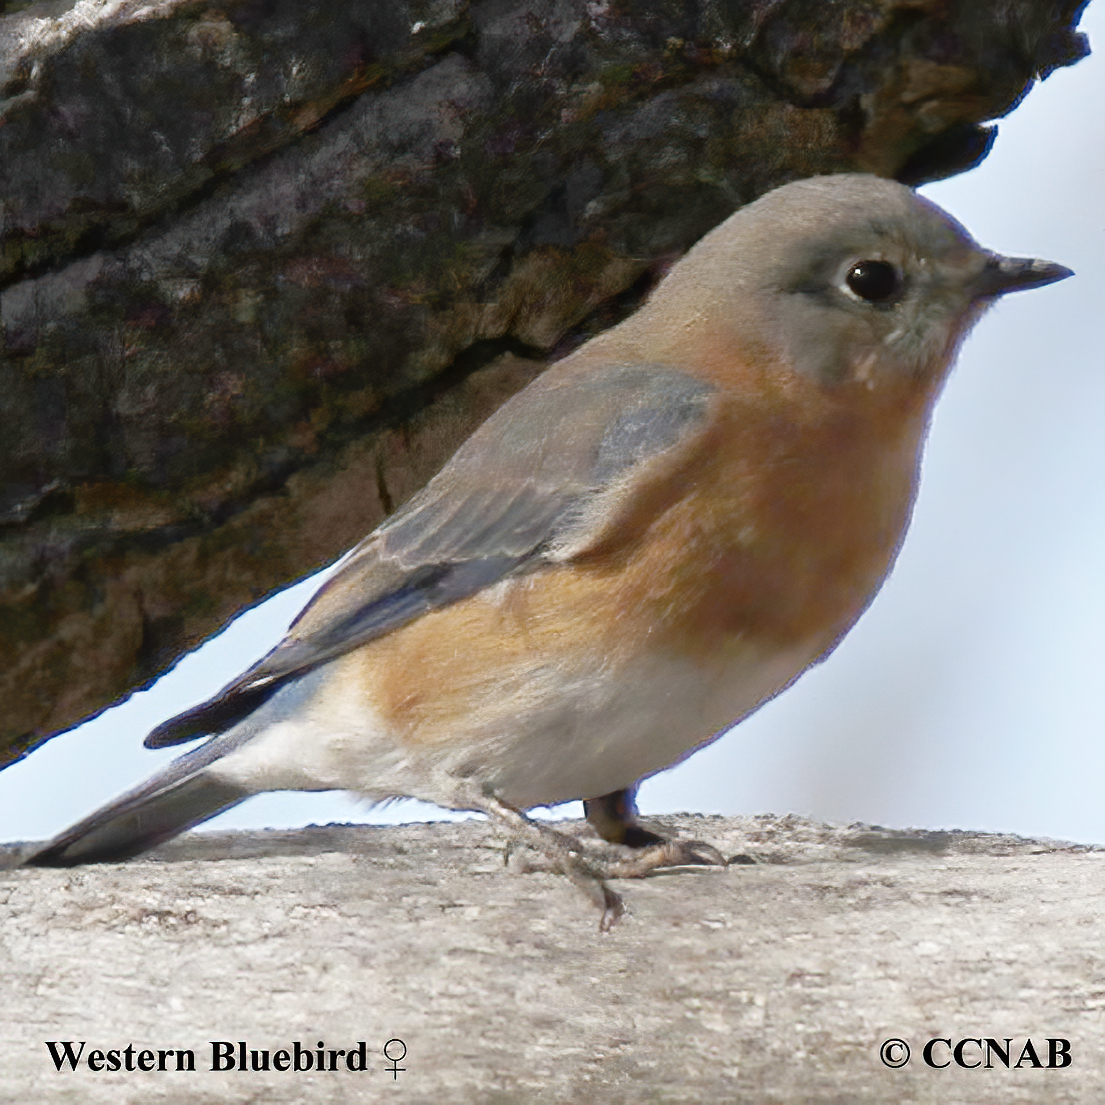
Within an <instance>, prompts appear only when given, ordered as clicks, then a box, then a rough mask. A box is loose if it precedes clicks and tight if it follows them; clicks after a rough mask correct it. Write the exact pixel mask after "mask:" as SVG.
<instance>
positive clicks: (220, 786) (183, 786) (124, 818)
mask: <svg viewBox="0 0 1105 1105" xmlns="http://www.w3.org/2000/svg"><path fill="white" fill-rule="evenodd" d="M226 743H227V741H226V738H225V737H222V738H216V740H214V741H209V742H208V743H207V744H205V745H203V746H201V747H200V748H197V749H195V750H194V751H193V752H190V753H188V754H187V755H184V756H181V757H180V758H179V759H176V760H174V761H173V762H172V763H171V764H169V765H168V766H167V767H166V768H165V769H164V770H162V771H159V772H158V773H157V774H156V775H154V776H153V777H152V778H151V779H148V780H147V781H146V782H145V783H142V784H141V785H140V786H138V787H135V788H134V789H133V790H130V791H127V793H126V794H123V795H120V796H119V797H118V798H116V799H115V801H113V802H109V803H108V804H107V805H106V806H103V807H102V808H101V809H98V810H97V811H96V812H95V813H93V814H90V815H89V816H88V817H86V818H85V819H84V820H83V821H80V822H78V823H77V824H76V825H73V826H72V827H71V828H69V829H66V830H65V832H63V833H61V834H60V835H58V836H56V837H55V838H54V839H53V840H51V841H49V842H48V843H47V844H46V845H44V846H43V847H42V848H41V849H39V850H38V851H37V852H34V853H32V854H31V856H30V857H29V858H28V859H26V860H24V864H25V865H27V866H29V867H72V866H75V865H77V864H80V863H110V862H113V861H115V860H123V859H128V858H129V857H130V856H135V855H137V854H138V853H139V852H144V851H146V849H147V848H153V847H154V846H155V845H157V844H161V843H162V842H163V841H165V840H168V839H169V838H170V837H174V836H176V835H177V833H182V832H184V831H185V830H186V829H190V828H192V826H194V825H198V824H199V823H200V822H201V821H206V820H207V819H208V818H211V817H214V816H215V814H217V813H220V812H221V811H222V810H226V809H229V808H230V807H231V806H236V805H237V804H238V803H239V802H242V801H244V800H245V799H246V798H249V797H250V795H251V794H252V793H253V791H250V790H246V789H244V788H243V787H240V786H236V785H234V784H232V783H228V782H225V781H224V780H222V779H219V778H218V777H216V776H215V775H214V774H212V773H210V772H207V771H205V770H204V769H205V768H206V767H208V765H209V764H210V763H212V762H213V761H214V760H215V759H217V758H218V757H219V755H221V754H222V750H223V749H222V748H221V747H219V746H222V745H225V744H226Z"/></svg>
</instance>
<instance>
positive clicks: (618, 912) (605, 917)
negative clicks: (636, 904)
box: [599, 883, 625, 932]
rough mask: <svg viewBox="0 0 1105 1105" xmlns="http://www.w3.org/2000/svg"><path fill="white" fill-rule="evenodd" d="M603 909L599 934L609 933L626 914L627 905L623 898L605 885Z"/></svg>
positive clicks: (603, 888) (603, 887)
mask: <svg viewBox="0 0 1105 1105" xmlns="http://www.w3.org/2000/svg"><path fill="white" fill-rule="evenodd" d="M602 897H603V908H602V918H601V919H600V920H599V932H609V931H610V930H611V929H612V928H613V927H614V926H615V925H616V924H617V923H618V922H619V921H620V920H621V919H622V916H623V915H624V914H625V903H624V902H623V901H622V896H621V895H620V894H619V893H618V892H617V891H615V890H611V889H610V887H608V886H607V885H606V884H605V883H603V886H602Z"/></svg>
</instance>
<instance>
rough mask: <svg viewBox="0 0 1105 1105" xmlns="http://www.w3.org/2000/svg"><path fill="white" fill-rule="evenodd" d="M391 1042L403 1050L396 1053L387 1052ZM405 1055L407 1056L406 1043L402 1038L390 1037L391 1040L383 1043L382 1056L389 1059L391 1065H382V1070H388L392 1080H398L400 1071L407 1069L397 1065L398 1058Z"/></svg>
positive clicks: (402, 1057)
mask: <svg viewBox="0 0 1105 1105" xmlns="http://www.w3.org/2000/svg"><path fill="white" fill-rule="evenodd" d="M392 1044H398V1045H399V1046H400V1047H401V1048H402V1049H403V1050H402V1051H401V1052H400V1053H399V1054H398V1055H392V1054H390V1053H389V1052H388V1048H389V1047H391V1045H392ZM406 1057H407V1045H406V1044H405V1043H403V1041H402V1040H399V1039H392V1040H388V1042H387V1043H386V1044H384V1058H385V1059H388V1060H390V1061H391V1066H390V1067H384V1070H386V1071H389V1072H390V1074H391V1077H392V1080H393V1081H397V1080H398V1078H399V1072H400V1071H405V1070H406V1069H407V1068H406V1067H401V1066H399V1060H400V1059H405V1058H406Z"/></svg>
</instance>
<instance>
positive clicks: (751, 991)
mask: <svg viewBox="0 0 1105 1105" xmlns="http://www.w3.org/2000/svg"><path fill="white" fill-rule="evenodd" d="M658 820H659V819H658ZM662 820H663V824H664V826H666V827H668V828H669V829H671V828H674V827H678V828H679V829H680V830H681V832H682V833H684V834H686V835H690V836H696V837H703V838H705V839H707V840H712V841H714V842H715V843H716V844H718V845H719V847H721V848H722V849H723V851H724V852H725V854H726V855H731V854H738V855H740V856H742V857H744V860H745V862H744V863H743V864H741V865H735V866H732V867H730V868H728V869H727V870H719V869H713V870H700V871H698V872H692V871H681V872H678V873H675V872H672V873H669V874H667V875H664V876H662V877H655V878H651V879H647V880H642V881H636V882H626V883H621V884H619V889H621V890H622V891H623V892H624V895H625V898H626V901H627V903H628V905H629V909H630V913H629V915H628V916H627V917H626V918H625V919H624V920H623V921H622V923H621V925H620V926H619V927H617V928H615V929H614V931H613V932H611V933H609V934H606V935H603V934H600V933H599V931H598V926H597V919H598V912H597V910H596V909H595V908H594V907H593V905H592V904H591V903H590V902H588V901H586V900H585V899H584V897H583V896H582V895H581V894H580V893H579V892H578V891H577V890H575V889H574V888H573V887H572V886H571V885H570V884H569V883H568V881H567V880H566V879H565V878H563V877H562V876H559V875H553V874H530V875H514V874H511V873H509V872H508V871H506V870H504V868H503V855H502V842H501V841H500V840H498V839H496V838H495V837H494V836H493V834H492V833H491V831H490V829H489V827H488V826H487V825H486V824H482V823H479V822H467V823H463V824H452V825H415V826H400V827H396V828H386V829H385V828H380V827H360V828H358V827H329V828H325V829H307V830H303V831H301V832H295V833H276V832H269V833H257V834H240V833H236V834H217V833H212V834H209V835H208V834H201V835H195V834H192V835H188V836H185V837H182V838H180V839H179V840H178V841H176V842H174V843H172V844H170V845H167V846H166V847H164V848H162V849H160V850H158V851H157V852H154V853H151V854H150V856H148V857H145V858H142V859H139V860H135V861H132V862H130V863H126V864H115V865H105V866H100V867H95V868H82V869H76V870H68V871H65V870H42V869H38V870H34V869H30V870H29V869H23V870H17V871H0V917H2V920H0V943H2V945H3V950H4V957H5V963H4V991H3V992H4V1000H3V1005H2V1009H0V1098H3V1099H4V1100H10V1101H20V1102H24V1101H25V1102H32V1101H33V1102H60V1101H67V1102H68V1101H72V1102H80V1103H81V1105H101V1103H102V1105H131V1103H134V1105H138V1103H142V1105H145V1103H146V1102H151V1101H155V1102H164V1103H166V1105H169V1103H180V1105H184V1103H187V1105H193V1103H196V1102H200V1103H203V1105H214V1103H215V1102H260V1101H263V1102H266V1103H269V1105H278V1103H284V1102H288V1103H292V1102H294V1103H297V1105H298V1103H302V1102H316V1101H318V1102H344V1103H353V1102H379V1101H385V1100H392V1099H394V1100H396V1101H400V1100H401V1101H403V1102H408V1103H411V1105H423V1103H431V1102H433V1103H437V1102H444V1103H450V1105H451V1103H454V1102H456V1103H458V1105H460V1103H463V1105H472V1103H477V1105H507V1103H510V1105H516V1103H529V1102H549V1103H552V1102H568V1103H572V1105H576V1103H578V1102H592V1101H595V1102H603V1103H606V1105H642V1103H657V1105H659V1103H669V1105H670V1103H675V1102H703V1103H708V1105H717V1103H732V1102H757V1103H763V1105H784V1103H793V1105H799V1103H801V1105H876V1103H877V1105H887V1103H890V1102H895V1103H897V1102H908V1103H914V1105H921V1103H925V1105H1012V1103H1024V1105H1048V1103H1064V1105H1073V1103H1075V1102H1082V1103H1087V1105H1088V1103H1091V1102H1100V1101H1102V1100H1105V1005H1103V1002H1102V982H1101V979H1102V972H1103V971H1105V951H1103V950H1102V946H1101V939H1100V933H1101V916H1100V905H1099V903H1100V900H1101V895H1102V893H1103V892H1105V853H1103V852H1101V851H1098V850H1093V849H1087V848H1079V847H1076V846H1072V845H1062V844H1056V843H1055V842H1053V841H1030V840H1023V839H1019V838H1016V837H1009V836H999V835H991V834H976V833H895V832H887V831H885V830H879V829H873V828H871V827H864V826H851V827H849V828H847V829H844V828H840V827H833V826H827V825H822V824H816V823H812V822H809V821H806V820H803V819H801V818H795V817H789V818H771V817H749V818H740V819H721V818H701V817H698V818H692V817H686V816H684V817H679V818H665V819H662ZM749 860H753V861H755V862H753V863H749V862H748V861H749ZM893 1037H896V1038H900V1039H903V1040H905V1041H906V1042H907V1043H908V1044H909V1045H910V1047H911V1049H912V1056H911V1060H910V1062H909V1063H908V1064H907V1065H906V1066H903V1067H901V1068H899V1069H891V1068H889V1067H887V1066H885V1065H884V1064H883V1063H882V1061H881V1060H880V1054H879V1052H880V1045H881V1044H882V1043H883V1042H884V1041H885V1040H887V1039H890V1038H893ZM987 1037H990V1038H994V1039H995V1040H997V1042H998V1044H999V1046H1000V1045H1003V1042H1004V1040H1005V1039H1007V1038H1008V1039H1010V1040H1011V1041H1012V1046H1011V1048H1010V1050H1011V1051H1012V1058H1011V1065H1010V1068H1008V1069H1007V1068H1006V1067H1004V1066H1003V1065H1001V1063H1000V1060H998V1059H997V1058H994V1059H993V1062H992V1065H991V1066H990V1068H989V1069H986V1068H985V1067H981V1066H980V1067H978V1068H974V1067H969V1066H966V1067H964V1066H957V1065H956V1064H955V1063H954V1062H953V1061H952V1059H951V1049H950V1047H948V1046H946V1045H937V1046H936V1048H935V1050H934V1053H933V1057H934V1060H935V1061H936V1062H938V1063H944V1062H947V1063H948V1066H947V1067H940V1068H938V1069H937V1068H932V1067H929V1066H926V1064H925V1063H924V1060H923V1049H924V1045H925V1043H926V1042H927V1041H928V1040H930V1039H933V1038H943V1039H947V1040H951V1041H953V1042H957V1041H959V1040H961V1039H964V1038H973V1039H983V1040H984V1039H986V1038H987ZM1049 1038H1051V1039H1065V1040H1068V1041H1069V1042H1070V1052H1069V1055H1070V1059H1071V1062H1070V1065H1069V1066H1066V1067H1060V1066H1055V1067H1053V1068H1051V1069H1048V1068H1047V1063H1048V1061H1049V1045H1048V1042H1047V1041H1048V1039H1049ZM391 1039H399V1040H402V1041H403V1043H404V1044H405V1046H406V1057H405V1059H404V1060H403V1061H402V1062H401V1063H400V1064H398V1065H399V1066H400V1067H401V1068H403V1069H402V1072H401V1073H397V1074H396V1075H394V1076H393V1075H392V1074H389V1073H388V1069H389V1065H388V1063H387V1062H386V1060H385V1058H384V1056H383V1054H382V1048H383V1045H384V1044H385V1043H386V1042H387V1041H388V1040H391ZM1027 1039H1031V1040H1032V1041H1033V1048H1034V1051H1035V1053H1036V1055H1037V1058H1038V1060H1039V1061H1040V1063H1041V1064H1042V1067H1035V1066H1033V1065H1032V1062H1031V1060H1030V1059H1025V1060H1024V1061H1023V1062H1021V1064H1020V1066H1016V1065H1014V1064H1016V1063H1017V1062H1018V1060H1019V1059H1020V1057H1021V1055H1022V1054H1023V1051H1024V1046H1025V1041H1026V1040H1027ZM47 1040H54V1041H60V1040H73V1041H78V1042H79V1041H81V1040H84V1041H86V1047H87V1050H88V1051H89V1052H90V1051H92V1050H94V1049H101V1050H106V1049H108V1048H125V1047H126V1046H127V1044H133V1045H134V1047H135V1049H136V1050H139V1049H143V1048H148V1049H155V1050H156V1049H158V1048H162V1049H176V1048H181V1049H184V1048H190V1049H193V1051H194V1052H195V1056H196V1069H195V1071H194V1072H191V1073H186V1072H179V1073H178V1072H176V1071H175V1070H172V1069H170V1070H169V1071H166V1072H157V1071H154V1072H150V1073H142V1072H141V1071H132V1072H129V1073H128V1072H126V1071H121V1072H119V1073H116V1074H111V1073H107V1072H100V1073H94V1072H92V1071H90V1070H89V1069H88V1068H87V1066H82V1069H81V1070H79V1071H76V1072H69V1071H65V1072H61V1073H59V1072H58V1071H57V1070H55V1068H54V1064H53V1063H52V1061H51V1059H50V1055H49V1052H48V1050H47V1048H46V1044H45V1041H47ZM212 1040H226V1041H230V1042H232V1043H233V1044H234V1045H235V1054H236V1053H237V1049H236V1045H237V1041H239V1040H245V1041H246V1042H247V1045H248V1048H250V1049H255V1050H262V1049H267V1050H270V1051H277V1050H279V1049H284V1048H286V1049H289V1050H290V1049H291V1048H292V1042H293V1041H299V1042H300V1043H301V1044H302V1045H303V1046H304V1047H306V1048H308V1049H312V1048H314V1047H315V1046H316V1045H317V1042H318V1041H319V1040H323V1041H324V1042H325V1044H326V1047H327V1048H335V1049H336V1048H349V1047H354V1046H355V1045H356V1042H357V1041H358V1040H364V1041H366V1045H367V1048H368V1051H369V1062H370V1064H371V1068H372V1069H371V1070H370V1071H369V1072H366V1073H351V1072H349V1071H348V1070H344V1069H342V1070H339V1071H336V1072H334V1073H329V1072H327V1073H325V1074H322V1075H320V1074H318V1073H317V1072H312V1073H306V1072H300V1073H298V1074H297V1073H293V1072H290V1071H289V1072H284V1073H277V1072H275V1071H271V1070H270V1071H269V1072H268V1073H253V1072H250V1071H245V1072H242V1071H238V1070H235V1071H229V1072H223V1073H218V1072H213V1071H212V1070H211V1069H210V1066H211V1062H210V1056H211V1047H210V1043H209V1041H212ZM1005 1046H1007V1047H1009V1046H1010V1045H1005ZM390 1054H392V1055H396V1054H400V1053H399V1051H398V1048H397V1047H396V1046H395V1045H393V1046H392V1048H391V1051H390ZM900 1055H901V1052H900V1051H897V1050H895V1051H892V1053H891V1058H895V1057H900ZM961 1055H962V1056H963V1059H964V1061H965V1062H966V1063H968V1064H970V1063H973V1062H975V1061H978V1062H980V1063H981V1062H982V1060H983V1053H982V1050H981V1047H978V1046H975V1045H973V1044H968V1045H966V1047H965V1048H964V1049H963V1051H962V1052H961Z"/></svg>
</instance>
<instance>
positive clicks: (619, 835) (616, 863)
mask: <svg viewBox="0 0 1105 1105" xmlns="http://www.w3.org/2000/svg"><path fill="white" fill-rule="evenodd" d="M636 793H637V788H636V787H635V786H633V787H626V788H625V789H624V790H615V791H613V792H611V793H610V794H604V795H603V796H602V797H601V798H588V799H586V800H585V801H584V803H583V810H584V813H586V815H587V820H588V821H589V822H590V823H591V826H592V828H594V830H595V832H597V833H598V834H599V836H601V837H602V839H603V840H606V841H609V842H610V843H611V844H622V845H624V846H625V847H627V848H633V849H634V850H636V851H637V853H638V854H637V855H635V856H633V857H632V858H630V859H627V860H616V859H615V860H611V861H609V862H608V864H607V865H606V866H605V867H604V868H603V870H602V873H603V875H604V877H605V878H608V879H610V878H623V879H633V878H641V876H643V875H647V874H648V873H649V872H650V871H653V870H655V869H656V868H658V867H684V866H702V867H709V866H717V867H726V866H728V863H727V861H726V859H725V857H724V856H723V855H722V854H721V853H720V852H719V851H718V850H717V849H716V848H715V847H714V846H713V845H712V844H707V843H706V842H705V841H704V840H668V839H667V838H666V837H662V836H659V835H658V834H657V833H653V832H650V831H649V830H648V829H643V828H642V827H641V826H640V825H638V824H637V803H636V801H635V797H636Z"/></svg>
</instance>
